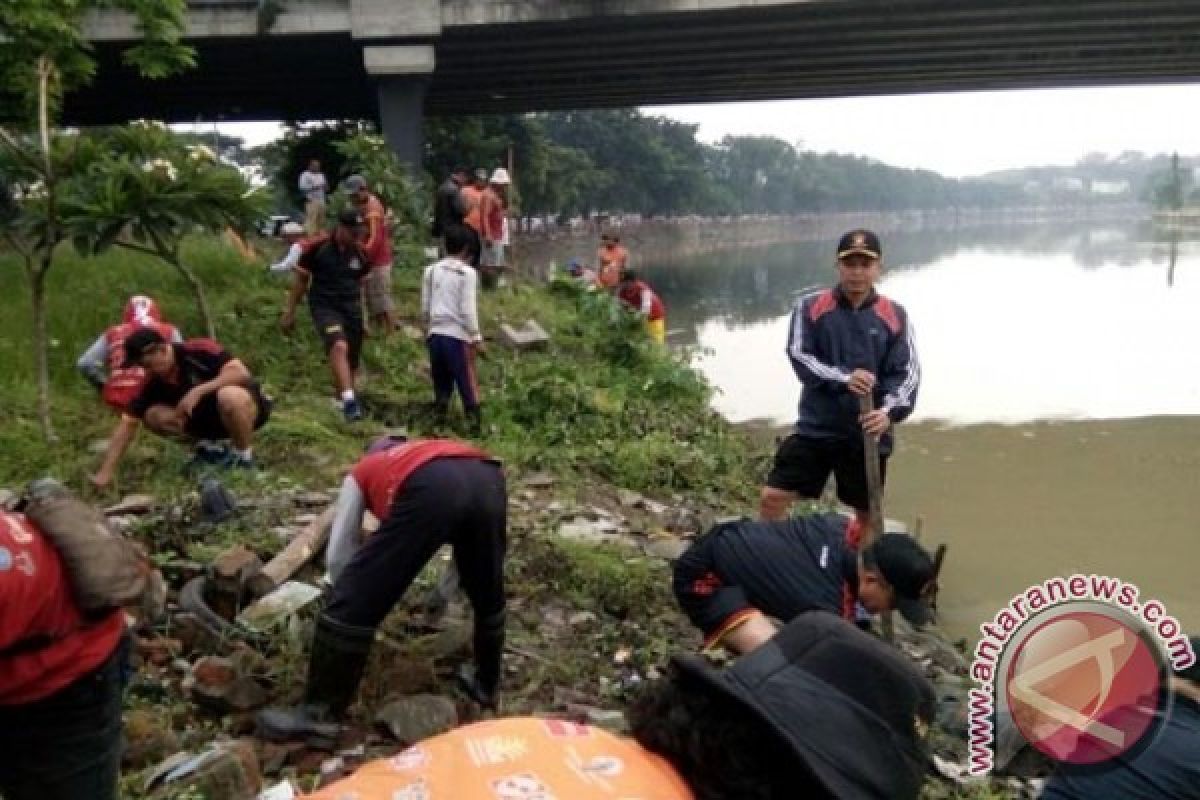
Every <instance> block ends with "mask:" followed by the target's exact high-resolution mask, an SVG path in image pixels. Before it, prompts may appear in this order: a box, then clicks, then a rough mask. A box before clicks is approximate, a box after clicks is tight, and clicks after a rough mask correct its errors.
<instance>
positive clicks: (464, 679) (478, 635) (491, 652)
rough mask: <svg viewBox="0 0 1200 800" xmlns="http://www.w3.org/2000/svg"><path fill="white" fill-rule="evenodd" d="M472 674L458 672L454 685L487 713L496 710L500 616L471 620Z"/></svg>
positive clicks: (500, 653)
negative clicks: (473, 629)
mask: <svg viewBox="0 0 1200 800" xmlns="http://www.w3.org/2000/svg"><path fill="white" fill-rule="evenodd" d="M474 649H475V670H474V672H473V673H472V672H471V671H469V670H467V669H461V670H459V673H458V682H459V685H460V686H461V687H462V689H463V691H465V692H466V693H467V694H468V695H469V696H470V698H471V699H472V700H474V701H475V702H476V703H478V704H479V705H481V706H483V707H484V708H486V709H489V710H491V711H495V710H497V708H498V706H499V702H500V699H499V694H500V669H501V666H502V663H503V656H504V612H503V611H500V612H498V613H496V614H493V615H492V616H490V617H487V618H485V619H476V620H475V641H474Z"/></svg>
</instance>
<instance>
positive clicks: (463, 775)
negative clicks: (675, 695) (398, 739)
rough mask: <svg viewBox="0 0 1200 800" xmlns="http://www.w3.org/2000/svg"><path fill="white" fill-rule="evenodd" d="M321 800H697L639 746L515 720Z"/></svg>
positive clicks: (316, 798)
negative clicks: (445, 799) (624, 799)
mask: <svg viewBox="0 0 1200 800" xmlns="http://www.w3.org/2000/svg"><path fill="white" fill-rule="evenodd" d="M307 797H309V798H312V799H313V800H340V799H341V798H350V797H353V798H355V800H441V799H442V798H447V800H449V799H450V798H452V799H453V800H613V799H614V798H638V800H693V795H692V793H691V791H690V790H689V789H688V787H687V784H685V783H684V782H683V779H682V778H680V777H679V775H678V774H676V772H675V770H673V769H671V766H670V765H669V764H668V763H667V762H666V761H665V760H663V759H662V758H661V757H659V756H658V755H655V754H654V753H651V752H649V751H648V750H643V749H642V747H641V746H640V745H638V743H637V742H635V741H633V740H632V739H624V738H621V737H619V736H614V735H613V734H611V733H608V732H607V731H604V730H601V729H599V728H593V727H591V726H589V725H580V724H578V723H575V722H567V721H565V720H557V719H537V718H533V717H510V718H508V719H494V720H488V721H486V722H479V723H476V724H474V725H468V726H466V727H463V728H458V729H456V730H453V731H450V732H449V733H444V734H442V735H441V736H435V737H434V738H432V739H427V740H426V741H424V742H420V743H418V744H415V745H413V746H412V747H410V748H408V749H407V750H405V751H403V752H401V753H399V754H398V755H395V756H392V757H391V758H385V759H381V760H378V761H372V762H370V763H368V764H365V765H363V766H362V767H360V768H359V769H358V771H356V772H355V773H354V774H353V775H351V776H350V777H348V778H345V779H344V780H340V781H337V782H336V783H332V784H330V785H329V786H326V787H325V788H324V789H322V790H320V791H319V792H317V793H316V794H312V795H307Z"/></svg>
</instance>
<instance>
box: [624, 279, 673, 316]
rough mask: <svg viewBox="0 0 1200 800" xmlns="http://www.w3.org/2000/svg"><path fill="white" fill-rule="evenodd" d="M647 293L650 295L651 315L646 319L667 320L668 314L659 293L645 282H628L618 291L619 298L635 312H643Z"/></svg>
mask: <svg viewBox="0 0 1200 800" xmlns="http://www.w3.org/2000/svg"><path fill="white" fill-rule="evenodd" d="M645 292H649V293H650V315H649V316H648V317H646V319H651V320H656V319H665V318H666V312H665V311H664V309H663V303H662V300H661V299H659V297H658V293H657V292H655V291H654V290H653V289H651V288H650V287H649V286H648V285H647V284H646V282H645V281H626V282H625V283H623V284H621V288H620V289H619V290H618V291H617V297H619V298H620V299H621V302H622V303H624V304H625V305H627V306H629V307H630V308H632V309H633V310H634V311H641V310H642V297H643V294H644V293H645Z"/></svg>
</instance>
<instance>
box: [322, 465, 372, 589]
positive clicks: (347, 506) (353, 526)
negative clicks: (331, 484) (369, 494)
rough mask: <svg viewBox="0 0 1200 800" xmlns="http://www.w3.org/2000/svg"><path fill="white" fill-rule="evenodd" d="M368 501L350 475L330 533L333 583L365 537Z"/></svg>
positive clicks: (327, 552) (329, 564) (327, 565)
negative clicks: (364, 521) (363, 526)
mask: <svg viewBox="0 0 1200 800" xmlns="http://www.w3.org/2000/svg"><path fill="white" fill-rule="evenodd" d="M366 510H367V498H366V496H365V495H364V494H363V491H362V487H360V486H359V485H358V481H356V480H354V477H353V476H351V475H347V476H346V479H345V480H344V481H342V488H341V491H339V492H338V499H337V505H335V506H334V507H333V524H332V527H331V528H330V530H329V545H328V546H327V547H326V548H325V568H326V569H327V570H328V571H329V578H330V580H333V581H336V580H337V579H338V576H339V575H341V574H342V570H344V569H345V568H346V565H347V564H349V563H350V559H351V558H353V557H354V552H355V551H356V550H358V546H359V544H361V541H360V540H361V538H362V522H363V513H364V512H366Z"/></svg>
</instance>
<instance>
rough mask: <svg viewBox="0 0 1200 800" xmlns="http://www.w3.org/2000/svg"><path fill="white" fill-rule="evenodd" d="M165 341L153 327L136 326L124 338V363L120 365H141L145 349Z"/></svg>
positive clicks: (126, 366) (127, 366)
mask: <svg viewBox="0 0 1200 800" xmlns="http://www.w3.org/2000/svg"><path fill="white" fill-rule="evenodd" d="M166 343H167V340H166V339H164V338H163V335H162V334H161V333H159V332H158V331H156V330H154V328H138V329H137V330H136V331H134V332H133V333H131V334H129V336H128V338H126V339H125V363H124V364H122V365H121V366H123V367H125V368H126V369H128V368H129V367H137V366H141V363H142V356H144V355H145V354H146V351H147V350H149V349H150V348H151V347H154V346H155V345H158V344H166Z"/></svg>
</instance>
